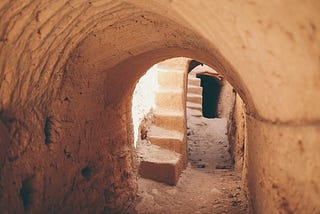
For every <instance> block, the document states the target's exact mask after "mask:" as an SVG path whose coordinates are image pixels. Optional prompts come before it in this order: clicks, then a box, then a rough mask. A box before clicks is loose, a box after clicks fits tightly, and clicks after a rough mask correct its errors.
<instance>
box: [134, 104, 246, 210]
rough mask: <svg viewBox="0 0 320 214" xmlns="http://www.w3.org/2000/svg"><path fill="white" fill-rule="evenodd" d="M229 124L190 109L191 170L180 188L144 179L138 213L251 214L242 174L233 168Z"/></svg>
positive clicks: (184, 173) (185, 172)
mask: <svg viewBox="0 0 320 214" xmlns="http://www.w3.org/2000/svg"><path fill="white" fill-rule="evenodd" d="M193 113H194V112H193ZM193 115H196V114H195V113H194V114H193ZM226 123H227V122H226V119H225V118H222V119H206V118H203V117H196V116H192V115H191V111H190V110H188V146H189V149H188V151H189V164H188V167H187V169H186V170H185V171H184V172H183V173H182V175H181V178H180V180H179V182H178V184H177V185H176V186H169V185H166V184H162V183H158V182H155V181H151V180H148V179H143V178H140V179H139V180H138V186H139V187H138V188H139V189H138V202H137V206H136V211H137V213H237V214H239V213H240V214H241V213H247V211H246V202H245V201H244V199H243V197H242V194H241V177H240V174H238V173H236V172H234V171H233V170H232V169H231V168H232V162H231V158H230V154H229V153H228V147H229V145H228V140H227V136H226Z"/></svg>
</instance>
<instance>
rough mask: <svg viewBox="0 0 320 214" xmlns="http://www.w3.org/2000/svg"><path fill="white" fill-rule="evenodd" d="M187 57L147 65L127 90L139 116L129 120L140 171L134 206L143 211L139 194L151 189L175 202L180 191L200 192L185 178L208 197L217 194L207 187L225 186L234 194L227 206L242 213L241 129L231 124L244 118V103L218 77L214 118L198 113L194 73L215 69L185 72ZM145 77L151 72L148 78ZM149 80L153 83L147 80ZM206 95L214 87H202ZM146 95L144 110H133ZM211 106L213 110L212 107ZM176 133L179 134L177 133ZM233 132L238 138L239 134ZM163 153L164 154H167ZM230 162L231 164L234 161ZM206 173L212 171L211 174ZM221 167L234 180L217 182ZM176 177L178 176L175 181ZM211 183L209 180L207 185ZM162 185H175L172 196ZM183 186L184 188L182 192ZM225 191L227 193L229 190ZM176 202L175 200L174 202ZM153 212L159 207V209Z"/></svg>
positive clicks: (182, 195)
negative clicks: (134, 130)
mask: <svg viewBox="0 0 320 214" xmlns="http://www.w3.org/2000/svg"><path fill="white" fill-rule="evenodd" d="M189 62H190V60H188V59H187V58H182V57H180V58H171V59H168V60H165V61H162V62H160V63H158V64H156V65H154V66H153V67H152V68H151V69H149V70H148V71H147V73H146V75H145V76H143V77H142V78H141V79H140V80H139V82H138V84H137V86H136V89H135V92H134V96H133V100H135V99H136V101H135V102H133V104H136V105H133V111H132V112H133V118H134V114H135V113H137V112H138V113H140V115H142V118H143V120H140V122H141V121H143V122H141V123H136V124H134V125H135V126H136V127H137V128H138V127H139V128H140V129H139V133H138V134H139V140H138V145H137V147H138V148H137V151H138V157H139V163H138V165H139V164H140V166H139V174H140V176H141V177H143V178H140V179H138V184H139V185H138V186H139V190H138V192H139V195H140V198H142V201H143V202H141V203H138V205H137V210H138V211H139V212H143V211H144V210H145V209H147V207H149V206H151V207H152V206H153V205H154V201H145V200H144V197H147V195H149V194H151V195H152V194H153V193H152V192H151V190H157V191H158V194H156V195H153V197H154V198H155V199H154V200H160V201H161V200H163V198H166V200H163V201H175V200H176V199H175V198H179V203H182V204H183V203H187V202H186V197H191V198H194V197H195V198H196V197H200V194H199V191H197V190H194V191H188V190H187V188H188V187H187V185H186V184H185V182H186V179H187V180H188V181H187V183H188V182H189V183H188V185H191V184H190V182H191V183H193V185H196V184H198V185H199V186H201V188H202V189H203V190H202V191H204V192H202V194H204V195H207V196H208V200H209V201H210V200H211V201H214V200H217V199H216V198H215V197H212V196H209V195H210V194H209V195H208V192H209V189H210V187H213V186H214V187H215V188H218V189H219V188H224V189H227V190H225V191H229V192H230V195H232V194H234V195H235V196H234V197H230V198H229V199H230V201H229V202H230V203H231V198H232V200H233V202H234V206H233V207H237V211H238V212H241V213H246V206H247V204H246V198H245V197H246V195H245V194H246V193H244V192H241V191H240V189H241V188H243V186H241V185H240V183H241V179H239V178H240V177H241V175H240V174H241V173H242V172H244V174H245V171H246V169H244V167H243V160H244V146H245V131H246V130H245V128H244V129H241V130H239V129H238V128H237V127H238V126H239V125H240V124H241V125H242V123H245V119H244V114H245V113H244V106H243V104H242V101H241V99H240V97H239V95H237V94H236V93H234V90H233V88H232V87H231V86H230V85H229V84H228V83H227V82H226V81H224V82H223V85H224V87H223V90H222V91H223V93H221V96H220V99H219V117H220V118H216V119H205V118H204V117H202V115H203V113H202V102H201V98H202V93H199V92H202V88H201V87H200V79H197V78H196V76H197V75H198V74H204V73H206V74H208V73H209V74H211V75H217V73H216V72H215V71H214V70H213V69H211V68H210V67H208V66H205V67H204V68H200V69H198V70H199V71H197V72H191V73H190V74H189V75H188V72H189V68H190V66H189ZM200 67H201V66H200ZM208 69H209V70H208ZM190 76H192V77H190ZM148 77H149V78H150V77H151V78H150V79H149V80H148ZM220 77H221V76H220ZM150 80H151V81H150ZM221 80H222V77H221ZM150 82H152V83H153V84H155V85H153V86H151V85H150ZM195 84H196V85H195ZM221 84H222V83H221ZM199 89H200V90H199ZM210 95H211V98H214V99H216V98H215V95H216V94H215V92H214V94H210V93H207V96H210ZM147 96H151V98H152V100H153V102H152V105H149V106H148V108H145V109H148V111H144V110H145V109H140V112H139V107H141V106H143V105H145V104H146V103H145V100H146V97H147ZM236 97H237V98H238V99H240V100H239V101H238V103H236ZM177 101H178V102H177ZM239 102H240V103H241V104H240V103H239ZM137 104H138V105H137ZM196 105H198V106H199V107H197V106H196ZM143 107H144V106H143ZM236 108H238V111H235V109H236ZM211 110H214V111H215V112H218V111H217V109H216V107H213V109H211ZM239 111H240V113H239ZM239 114H241V115H239ZM179 134H180V136H183V137H179ZM239 138H242V139H241V140H239ZM229 141H230V143H229ZM231 141H232V142H231ZM185 150H187V151H185ZM168 157H170V158H169V159H168ZM179 158H180V159H181V160H180V162H179ZM173 159H176V161H173ZM184 159H185V160H184ZM235 162H236V164H234V163H235ZM188 163H189V164H188ZM187 165H188V166H187ZM168 166H171V168H170V167H168ZM234 169H235V170H234ZM221 170H222V171H224V172H221ZM183 171H184V172H185V173H188V178H186V177H185V176H186V175H185V173H182V172H183ZM181 173H182V174H181ZM202 173H207V174H206V177H205V180H206V181H203V179H204V177H203V174H202ZM210 173H214V174H215V176H213V174H210ZM224 173H229V175H232V176H229V178H232V180H233V181H234V182H233V183H232V181H231V180H228V179H227V180H226V181H225V183H223V182H222V183H221V182H219V179H220V178H221V177H222V176H224ZM233 173H234V174H233ZM210 175H211V176H210ZM180 176H181V177H180ZM219 176H221V177H219ZM233 176H234V177H233ZM236 176H238V177H236ZM146 179H152V180H155V181H158V182H163V183H167V184H170V185H177V187H168V186H163V185H162V184H156V183H150V181H148V180H146ZM179 179H181V180H182V181H181V182H180V181H179ZM200 180H201V182H203V183H202V184H200V183H201V182H200V183H199V181H200ZM208 183H210V185H208ZM212 184H214V185H213V186H212ZM237 185H238V186H237ZM226 186H228V187H226ZM168 188H171V189H173V190H174V191H176V193H175V194H173V195H172V197H168V196H166V195H165V191H166V190H167V189H168ZM174 188H176V189H174ZM232 188H233V189H232ZM237 188H239V189H237ZM204 189H207V191H205V190H204ZM219 191H220V190H219ZM185 192H188V196H186V193H185ZM231 192H233V193H232V194H231ZM235 192H236V193H235ZM209 198H210V199H209ZM240 198H241V199H240ZM220 200H221V201H224V202H226V201H227V200H224V199H220ZM229 202H228V203H229ZM179 203H178V202H177V204H179ZM189 203H192V204H193V205H192V206H194V207H193V208H190V207H189V208H186V210H184V211H196V210H198V209H199V207H198V205H199V206H200V205H201V206H208V204H205V203H203V202H197V203H195V202H194V201H189ZM230 203H229V204H230ZM152 204H153V205H152ZM174 204H176V202H174ZM158 205H160V207H162V209H161V210H162V211H164V210H165V209H169V208H170V209H179V208H178V207H181V206H180V205H178V207H175V205H172V204H171V203H170V205H169V204H167V203H166V202H163V203H160V204H158ZM227 207H228V205H227V206H225V207H224V209H225V210H224V211H226V210H228V211H230V212H231V209H230V208H227ZM151 209H153V208H151ZM207 209H208V210H210V209H213V210H216V209H217V208H216V207H214V206H212V207H210V205H209V206H208V207H207ZM240 210H241V211H240ZM159 212H161V211H160V210H159Z"/></svg>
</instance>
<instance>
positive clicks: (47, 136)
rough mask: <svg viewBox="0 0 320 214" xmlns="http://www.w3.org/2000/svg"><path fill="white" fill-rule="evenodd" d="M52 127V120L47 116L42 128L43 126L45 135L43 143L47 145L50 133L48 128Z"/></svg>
mask: <svg viewBox="0 0 320 214" xmlns="http://www.w3.org/2000/svg"><path fill="white" fill-rule="evenodd" d="M51 127H52V121H51V118H49V117H47V118H46V122H45V124H44V128H43V131H44V135H45V144H46V145H49V144H50V143H51V139H50V138H51V133H50V129H51Z"/></svg>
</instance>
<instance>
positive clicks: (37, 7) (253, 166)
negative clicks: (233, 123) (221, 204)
mask: <svg viewBox="0 0 320 214" xmlns="http://www.w3.org/2000/svg"><path fill="white" fill-rule="evenodd" d="M317 10H318V3H317V2H316V1H310V2H307V3H305V4H303V5H302V4H301V3H300V2H299V1H294V2H292V3H291V4H290V6H288V5H287V4H286V3H285V2H283V3H281V2H279V3H273V4H269V3H268V2H258V1H253V2H252V1H248V2H246V3H244V4H241V5H240V4H238V3H236V2H232V1H230V2H217V1H213V2H210V1H200V2H197V1H183V2H178V1H172V2H171V1H170V2H169V1H168V2H167V1H164V2H156V1H142V0H141V1H140V0H137V1H107V2H105V1H78V0H75V1H66V0H59V1H55V2H54V3H52V2H51V1H32V2H28V1H3V2H1V4H0V16H1V21H0V30H1V34H0V35H1V36H0V46H1V48H0V50H1V51H0V64H1V70H0V77H1V78H0V112H1V115H0V116H1V123H0V127H1V128H0V130H1V136H0V137H1V144H0V151H1V156H0V163H1V168H0V176H1V180H0V210H2V211H3V212H4V213H12V212H18V213H22V212H27V211H28V212H61V213H64V212H69V213H70V212H80V211H81V212H120V211H122V210H125V209H127V208H128V206H129V205H130V204H131V202H132V200H133V198H134V196H135V191H136V182H135V174H134V165H133V164H132V163H133V162H132V159H133V155H132V142H133V139H132V138H131V136H133V135H132V125H131V122H130V121H131V115H130V114H131V106H130V105H131V95H132V92H133V88H134V85H135V82H136V81H137V80H138V79H139V77H140V76H141V75H142V74H143V73H144V72H145V71H146V70H147V68H149V67H150V66H151V65H153V64H154V63H156V62H157V61H161V60H163V59H166V58H170V57H175V56H181V55H183V56H187V57H190V58H194V59H196V60H199V61H201V62H203V63H205V64H207V65H209V66H211V67H213V68H214V69H215V70H217V71H218V72H219V73H221V74H222V75H223V76H225V77H226V79H227V80H228V81H229V82H230V83H231V84H232V85H233V86H234V87H235V88H236V90H237V91H238V92H239V94H240V95H241V97H242V98H243V100H244V102H245V103H246V107H247V124H248V187H249V191H250V194H251V200H252V204H253V209H254V210H255V212H257V213H274V212H292V211H293V210H295V211H297V212H306V213H313V212H317V211H319V209H320V208H319V207H320V205H319V201H318V200H317V199H318V197H319V191H318V189H319V183H318V181H317V178H318V177H319V170H317V169H318V168H319V162H320V161H319V160H318V158H317V157H318V156H317V151H318V150H319V149H318V148H319V144H318V143H317V139H318V138H319V133H320V132H319V117H320V112H319V111H318V110H317V109H318V108H317V106H318V105H319V100H320V98H319V96H320V95H319V93H318V91H319V84H317V82H316V81H317V79H318V77H319V75H318V68H319V62H318V58H317V56H318V55H319V46H318V45H317V44H318V43H319V36H318V35H319V34H318V29H319V25H320V24H319V21H318V20H320V19H319V15H318V14H319V13H318V12H317ZM199 11H201V13H199ZM293 11H295V12H294V13H293ZM292 14H296V15H294V16H293V15H292ZM284 16H286V17H291V19H285V18H283V17H284ZM235 17H237V18H235ZM306 71H308V72H306ZM119 77H121V78H119ZM301 80H303V81H301ZM297 94H299V95H300V96H296V95H297ZM301 100H302V101H303V102H302V101H301ZM288 109H290V111H288ZM270 154H272V156H273V158H272V160H270ZM296 156H299V157H301V158H299V159H296V158H295V157H296ZM305 163H308V164H307V165H305ZM300 170H301V171H304V172H305V173H297V171H300ZM306 190H308V191H306ZM302 192H304V193H303V194H302ZM38 198H41V200H37V199H38ZM260 199H263V200H260Z"/></svg>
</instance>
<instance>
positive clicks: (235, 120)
mask: <svg viewBox="0 0 320 214" xmlns="http://www.w3.org/2000/svg"><path fill="white" fill-rule="evenodd" d="M233 97H234V104H233V105H232V108H233V109H232V110H231V111H230V117H229V118H228V140H229V143H230V152H231V156H232V158H233V160H234V162H235V163H234V169H235V170H236V171H240V172H241V171H242V170H243V167H244V166H243V164H244V162H243V161H244V157H245V156H244V151H245V146H247V143H246V141H247V135H246V132H247V129H246V114H245V107H244V104H243V102H242V100H241V98H240V97H239V95H238V94H233ZM245 170H246V169H245Z"/></svg>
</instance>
